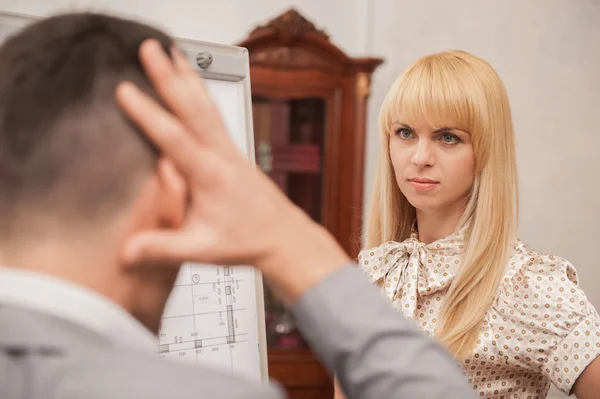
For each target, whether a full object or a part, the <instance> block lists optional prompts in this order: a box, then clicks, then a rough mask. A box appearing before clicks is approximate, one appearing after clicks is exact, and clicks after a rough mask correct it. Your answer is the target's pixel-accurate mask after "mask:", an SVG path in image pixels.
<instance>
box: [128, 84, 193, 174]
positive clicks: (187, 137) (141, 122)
mask: <svg viewBox="0 0 600 399" xmlns="http://www.w3.org/2000/svg"><path fill="white" fill-rule="evenodd" d="M116 98H117V102H118V103H119V104H120V105H121V107H122V108H123V110H124V111H125V113H126V114H127V115H128V116H129V117H130V118H131V119H132V120H133V121H134V122H135V123H136V124H137V125H138V126H139V127H140V128H141V129H142V130H143V131H144V132H145V133H146V135H147V136H148V138H149V139H150V140H151V141H152V142H153V143H154V144H155V145H156V146H157V147H158V148H159V149H160V150H161V151H162V152H163V153H164V154H165V155H166V156H168V157H169V158H170V159H171V160H172V161H173V162H174V163H175V164H176V165H177V167H178V169H179V170H180V171H181V173H183V174H185V175H194V174H195V172H197V169H198V163H197V162H198V159H199V155H198V153H199V152H200V149H199V148H198V147H199V144H198V143H197V142H196V141H195V140H194V138H193V136H192V135H191V134H189V133H188V132H187V129H186V128H185V127H184V126H183V125H182V124H181V123H180V122H179V121H178V120H177V118H175V117H174V116H173V115H171V114H169V113H168V112H167V111H166V110H165V109H164V108H162V107H161V106H160V105H159V104H158V103H157V102H156V101H154V99H152V98H151V97H150V96H148V95H147V94H146V93H143V92H142V91H141V90H139V89H138V88H137V87H136V86H135V85H133V84H132V83H130V82H124V83H121V84H120V85H119V86H118V87H117V91H116Z"/></svg>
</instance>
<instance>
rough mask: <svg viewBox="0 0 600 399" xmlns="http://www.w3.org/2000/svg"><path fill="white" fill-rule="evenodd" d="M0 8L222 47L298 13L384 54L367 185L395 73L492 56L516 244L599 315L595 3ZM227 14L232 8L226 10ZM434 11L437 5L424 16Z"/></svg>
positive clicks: (10, 2) (311, 1)
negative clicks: (436, 60)
mask: <svg viewBox="0 0 600 399" xmlns="http://www.w3.org/2000/svg"><path fill="white" fill-rule="evenodd" d="M150 4H151V3H150V2H149V1H147V0H101V1H100V0H98V1H92V0H86V1H75V0H73V1H68V0H0V9H1V10H5V11H13V12H20V13H27V14H32V15H40V16H41V15H45V14H47V13H49V12H53V11H57V10H64V9H68V8H73V7H93V8H94V9H100V10H110V11H117V12H121V13H125V14H129V15H136V16H138V17H140V18H142V19H145V20H147V21H149V22H152V23H155V24H158V25H159V26H162V27H164V28H165V29H167V30H168V31H169V32H170V33H171V34H173V35H175V36H178V37H185V38H190V39H200V40H207V41H216V42H223V43H235V42H237V41H239V40H240V39H242V38H244V37H245V36H246V34H247V33H248V32H249V31H250V30H251V29H252V28H253V27H254V26H256V25H257V24H260V23H263V22H265V21H266V20H268V19H270V18H271V17H273V16H275V15H277V14H279V13H280V12H282V11H284V10H285V9H287V8H288V7H289V6H290V5H294V6H295V7H296V8H297V9H298V10H299V11H300V12H301V13H303V14H305V15H306V16H307V17H308V18H309V19H310V20H312V21H313V22H315V24H316V25H317V26H318V27H319V28H324V29H325V30H326V31H327V32H328V33H329V34H330V35H331V38H332V41H333V42H334V43H336V44H337V45H339V46H340V47H341V48H342V49H343V50H345V51H347V52H350V53H351V54H355V55H368V54H372V55H375V56H382V57H384V58H385V59H386V62H385V64H384V65H383V66H382V67H380V69H378V71H377V72H376V74H375V76H374V81H373V88H372V97H371V102H370V110H369V118H370V121H369V130H368V139H367V140H368V143H367V148H366V154H367V162H366V171H365V176H366V180H365V183H366V187H365V192H368V191H369V190H370V188H371V185H372V181H373V173H374V169H375V168H374V167H375V161H376V157H377V152H378V148H377V147H378V146H377V140H378V138H377V127H376V117H377V110H378V108H379V106H380V104H381V102H382V100H383V97H384V96H385V93H386V91H387V89H388V88H389V86H390V85H391V83H392V81H393V80H394V79H395V77H396V76H397V75H398V74H399V73H400V72H401V71H402V70H403V69H404V68H406V67H407V66H408V65H409V64H410V63H411V62H413V61H414V60H415V59H417V58H418V57H420V56H423V55H425V54H427V53H430V52H435V51H441V50H445V49H450V48H459V49H463V50H466V51H469V52H472V53H474V54H476V55H479V56H481V57H483V58H485V59H486V60H488V61H489V62H490V63H491V64H492V65H493V66H494V67H495V68H496V69H497V70H498V72H499V74H500V75H501V77H502V79H503V80H504V82H505V84H506V86H507V89H508V92H509V97H510V99H511V102H512V107H513V113H514V120H515V127H516V133H517V146H518V148H517V151H518V162H519V168H520V182H521V190H522V191H521V206H522V207H521V237H522V238H523V239H524V240H525V241H527V242H528V243H530V245H532V246H533V247H535V248H537V249H539V250H540V251H544V252H549V253H554V254H557V255H560V256H563V257H566V258H567V259H569V260H571V261H572V262H573V263H574V264H575V266H576V267H577V269H578V271H579V274H580V277H581V285H582V286H583V288H584V289H585V290H586V292H587V293H588V296H589V297H590V299H591V300H592V301H593V303H594V304H595V305H596V307H597V308H599V309H600V290H599V289H597V288H598V285H600V265H598V256H595V253H596V248H597V247H598V246H599V245H598V243H597V240H598V238H599V237H600V205H597V204H598V203H599V202H600V201H598V198H599V196H600V176H599V175H600V156H599V155H598V153H599V151H600V128H599V126H600V123H599V122H598V121H597V116H598V114H599V113H600V111H599V110H600V23H599V22H598V21H600V1H598V0H578V1H569V0H529V1H527V2H523V1H521V0H504V1H496V2H480V1H476V0H471V1H469V0H454V1H452V2H447V1H431V2H415V1H407V0H328V1H323V0H298V1H281V0H260V1H259V0H253V1H247V0H222V1H218V2H214V1H211V2H208V1H204V2H203V1H200V0H196V1H187V0H168V1H162V2H158V1H157V2H155V3H153V4H151V5H150ZM229 7H233V8H234V11H233V12H230V13H226V12H227V9H229ZM429 7H432V8H429Z"/></svg>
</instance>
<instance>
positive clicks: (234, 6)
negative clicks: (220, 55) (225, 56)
mask: <svg viewBox="0 0 600 399" xmlns="http://www.w3.org/2000/svg"><path fill="white" fill-rule="evenodd" d="M362 3H363V1H362V0H327V1H320V0H300V1H285V0H252V1H245V0H220V1H206V0H204V1H203V0H194V1H192V0H165V1H158V0H157V1H149V0H0V9H1V10H3V11H11V12H18V13H23V14H29V15H37V16H43V15H46V14H48V13H52V12H56V11H63V10H73V9H88V10H89V9H92V10H100V11H113V12H118V13H122V14H125V15H131V16H135V17H137V18H141V19H143V20H146V21H147V22H151V23H154V24H156V25H158V26H160V27H162V28H163V29H165V30H167V31H168V32H169V33H170V34H172V35H174V36H177V37H182V38H187V39H197V40H204V41H213V42H221V43H235V42H237V41H240V40H241V39H243V38H245V37H246V35H247V34H248V33H249V32H250V30H251V29H252V28H254V27H255V26H256V25H258V24H262V23H264V22H266V21H267V20H269V19H270V18H272V17H275V16H277V15H278V14H280V13H281V12H283V11H284V10H286V9H288V8H289V7H290V6H292V5H293V6H294V7H296V8H297V9H298V11H299V12H301V13H303V14H306V15H310V17H311V20H312V21H313V22H315V23H316V24H317V25H318V26H319V27H320V28H322V29H324V30H325V31H326V32H328V33H329V34H331V35H332V36H333V38H334V40H335V41H336V43H337V44H338V45H340V46H341V47H342V48H343V49H344V50H346V51H351V50H353V49H354V47H355V46H356V43H359V42H361V41H362V40H363V39H362V38H363V37H364V36H365V35H364V30H365V23H366V20H365V18H364V16H363V15H362V14H360V10H361V7H362ZM339 10H344V11H343V12H341V13H340V12H339Z"/></svg>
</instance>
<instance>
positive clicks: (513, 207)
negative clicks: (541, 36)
mask: <svg viewBox="0 0 600 399" xmlns="http://www.w3.org/2000/svg"><path fill="white" fill-rule="evenodd" d="M400 117H402V120H423V121H426V122H427V123H428V124H429V125H431V126H434V127H443V126H448V123H449V122H452V126H454V127H457V128H459V129H461V130H463V131H466V132H469V133H470V134H471V138H472V143H473V151H474V153H475V159H476V171H475V181H474V184H473V187H472V189H471V191H470V195H469V198H468V204H467V207H466V211H465V212H464V214H463V216H462V218H461V220H460V222H459V224H458V226H457V230H458V229H460V228H461V227H465V231H466V234H465V235H466V240H467V245H466V253H465V258H464V262H463V265H462V267H461V269H460V270H459V271H458V274H457V276H456V277H455V279H454V281H453V283H452V285H451V286H450V288H449V291H448V295H447V299H446V301H445V303H444V305H443V308H442V314H441V317H440V321H439V324H438V326H437V329H436V334H435V335H436V337H437V339H438V340H439V341H440V342H441V343H442V344H444V345H445V346H446V348H447V349H448V350H449V351H450V352H451V353H452V354H453V355H454V356H455V357H457V358H458V359H464V358H465V357H467V356H468V355H469V354H470V352H471V351H472V349H473V347H474V345H475V342H476V339H477V336H478V335H479V332H480V328H481V323H482V320H483V318H484V316H485V313H486V312H487V310H488V308H489V306H490V305H491V302H492V300H493V298H494V296H495V295H496V292H497V289H498V286H499V284H500V281H501V279H502V277H503V274H504V270H505V267H506V263H507V259H508V254H509V249H510V247H511V245H512V242H513V240H514V239H515V238H516V234H517V217H518V216H517V215H518V209H517V208H518V199H517V198H518V183H517V167H516V156H515V144H514V133H513V123H512V116H511V111H510V106H509V102H508V96H507V94H506V89H505V87H504V84H503V83H502V81H501V79H500V77H499V76H498V74H497V73H496V71H495V70H494V69H493V68H492V67H491V66H490V65H489V64H488V63H487V62H485V61H484V60H482V59H480V58H478V57H475V56H473V55H471V54H469V53H466V52H464V51H447V52H442V53H437V54H432V55H429V56H426V57H423V58H421V59H419V60H418V61H417V62H415V63H414V64H413V65H412V66H411V67H410V68H408V69H407V70H406V71H405V72H404V73H403V74H402V75H401V76H400V77H399V78H398V79H397V80H396V82H395V83H394V84H393V86H392V88H391V89H390V91H389V93H388V94H387V97H386V98H385V100H384V103H383V105H382V108H381V112H380V115H379V128H380V135H381V140H380V141H381V151H380V158H379V164H378V167H377V174H376V178H375V184H374V188H373V196H372V198H371V202H370V209H369V214H368V219H367V225H366V227H367V228H366V237H365V238H366V240H365V244H366V246H367V248H372V247H376V246H378V245H380V244H382V243H384V242H387V241H391V240H393V241H402V240H405V239H406V238H407V237H409V235H410V231H411V228H412V226H413V223H414V221H415V209H414V208H413V206H412V205H411V204H410V203H409V202H408V201H407V199H406V197H404V195H403V194H402V192H401V191H400V189H399V188H398V185H397V183H396V179H395V176H394V171H393V169H392V163H391V160H390V153H389V140H390V135H391V133H392V132H391V129H392V124H393V123H394V122H395V121H399V120H400Z"/></svg>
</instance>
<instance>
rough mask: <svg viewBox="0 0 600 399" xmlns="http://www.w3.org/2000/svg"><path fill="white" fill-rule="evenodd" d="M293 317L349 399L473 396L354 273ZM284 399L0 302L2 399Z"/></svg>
mask: <svg viewBox="0 0 600 399" xmlns="http://www.w3.org/2000/svg"><path fill="white" fill-rule="evenodd" d="M293 311H294V314H295V316H296V318H297V320H298V323H299V325H300V328H301V329H302V332H303V333H304V335H305V337H306V338H307V339H308V340H309V342H310V343H311V345H312V346H313V348H314V350H315V352H316V353H317V354H318V355H319V356H320V358H321V360H322V361H323V362H324V363H325V365H326V366H327V367H328V368H329V369H330V370H331V371H335V373H336V374H337V375H338V377H339V379H340V382H341V384H342V386H343V387H344V390H345V392H346V394H347V395H348V397H349V398H365V399H379V398H386V399H387V398H420V399H433V398H436V399H441V398H444V399H458V398H461V399H463V398H472V397H473V396H472V395H473V394H472V392H471V390H470V388H469V387H468V386H467V384H466V381H465V380H464V377H463V375H462V374H461V373H460V371H459V369H458V368H457V366H456V364H455V362H454V361H453V360H452V359H451V357H450V356H448V355H447V354H446V352H445V351H444V350H443V349H442V348H441V347H439V346H438V345H437V344H436V343H434V342H433V341H431V340H430V339H428V338H426V337H424V336H423V335H422V334H421V333H420V332H419V331H418V330H417V329H416V328H415V327H414V326H413V325H412V323H411V322H409V321H407V320H405V319H404V318H403V317H402V316H401V314H400V313H399V312H397V311H395V310H394V309H392V308H391V306H389V304H388V302H386V301H385V300H384V299H383V298H382V297H381V296H380V294H379V293H378V292H377V290H376V289H374V287H373V286H372V285H371V284H370V282H369V281H368V280H367V279H366V278H365V277H364V276H363V275H362V273H360V272H359V271H358V270H356V269H355V268H353V267H348V268H346V269H343V270H341V271H340V272H338V273H335V274H334V275H332V276H330V277H329V278H328V279H327V280H326V281H324V282H323V283H321V284H320V285H319V286H318V287H315V288H314V289H313V290H312V291H311V292H309V293H308V294H306V295H305V296H304V297H303V298H302V299H301V300H300V301H299V303H297V305H296V306H295V307H294V309H293ZM283 397H284V396H283V392H282V390H281V389H280V388H279V386H278V385H277V384H273V385H271V386H268V385H260V384H257V383H254V382H249V381H246V380H243V379H241V378H240V377H234V376H231V375H229V374H222V373H221V372H219V371H215V370H212V369H209V368H206V367H201V366H197V365H194V366H188V365H185V364H176V363H174V362H165V361H161V360H159V359H157V358H156V357H154V356H152V355H151V354H150V355H148V354H145V353H141V352H137V351H135V350H133V349H132V350H131V351H123V349H122V348H120V349H117V348H115V347H113V346H112V345H111V344H110V343H109V342H108V341H107V340H106V339H104V338H103V337H101V336H99V335H97V334H96V333H94V332H92V331H90V330H87V329H85V328H82V327H80V326H78V325H75V324H71V323H70V322H68V321H65V320H62V319H59V318H56V317H52V316H49V315H46V314H42V313H37V312H34V311H30V310H25V309H22V308H17V307H14V306H6V305H4V306H3V305H2V304H0V398H2V399H37V398H53V399H80V398H102V399H105V398H136V399H137V398H140V399H142V398H173V399H186V398H195V399H198V398H211V399H235V398H257V399H258V398H261V399H280V398H283Z"/></svg>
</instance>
